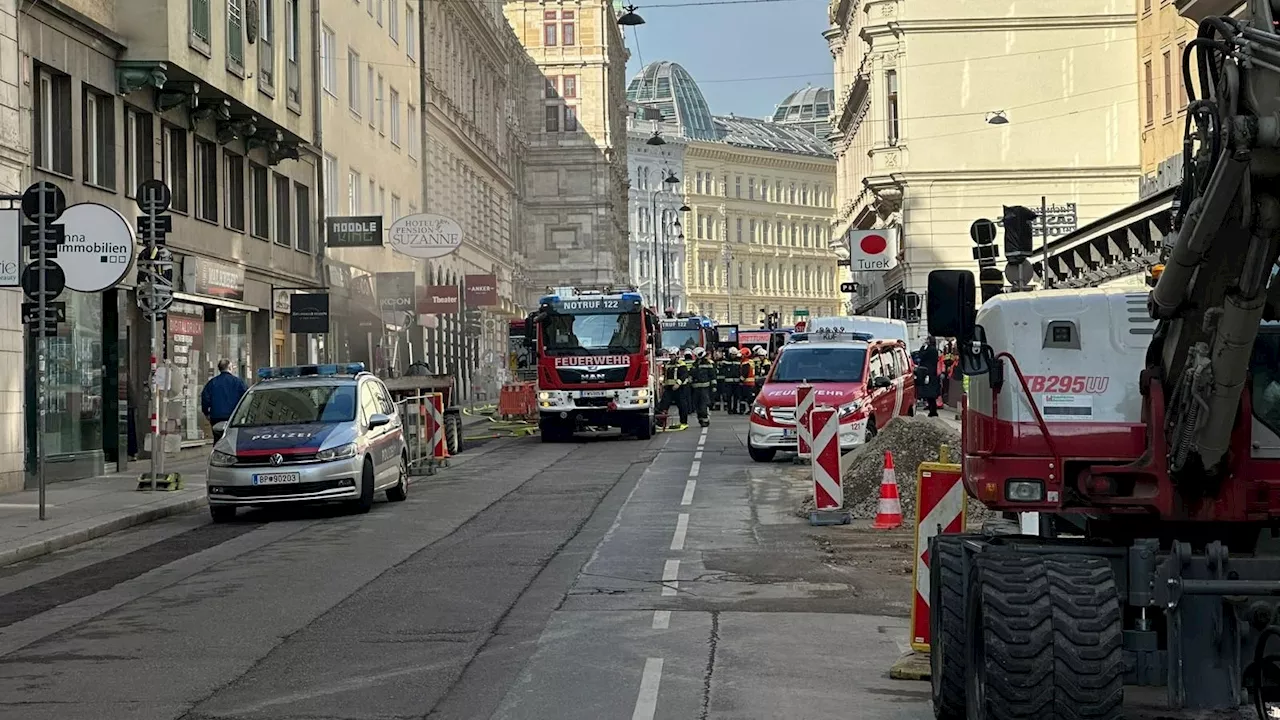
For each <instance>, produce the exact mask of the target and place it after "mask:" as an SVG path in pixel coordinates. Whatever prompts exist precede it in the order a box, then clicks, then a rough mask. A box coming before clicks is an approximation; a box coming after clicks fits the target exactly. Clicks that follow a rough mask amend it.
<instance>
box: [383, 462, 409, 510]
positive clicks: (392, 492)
mask: <svg viewBox="0 0 1280 720" xmlns="http://www.w3.org/2000/svg"><path fill="white" fill-rule="evenodd" d="M408 497H409V463H408V462H407V461H406V460H405V457H404V455H401V456H400V482H398V483H396V484H395V485H394V486H392V487H389V488H387V502H404V500H405V499H406V498H408Z"/></svg>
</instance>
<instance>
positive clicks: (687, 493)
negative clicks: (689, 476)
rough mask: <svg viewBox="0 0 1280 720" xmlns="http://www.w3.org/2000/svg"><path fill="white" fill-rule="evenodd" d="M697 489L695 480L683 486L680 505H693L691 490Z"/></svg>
mask: <svg viewBox="0 0 1280 720" xmlns="http://www.w3.org/2000/svg"><path fill="white" fill-rule="evenodd" d="M696 487H698V481H697V480H690V481H688V482H686V483H685V484H684V497H682V498H680V504H681V505H692V504H693V489H694V488H696Z"/></svg>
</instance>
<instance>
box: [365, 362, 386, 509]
mask: <svg viewBox="0 0 1280 720" xmlns="http://www.w3.org/2000/svg"><path fill="white" fill-rule="evenodd" d="M382 410H383V408H382V403H381V401H380V400H379V398H378V387H377V383H375V382H373V381H372V380H364V381H362V382H361V383H360V414H361V419H360V424H361V427H360V434H361V435H362V436H364V439H365V443H366V445H365V447H366V448H368V452H369V456H370V457H371V458H373V484H374V486H375V487H377V486H380V485H382V484H383V483H385V482H386V481H387V472H388V466H387V463H386V462H384V461H383V458H382V456H383V455H384V454H385V452H386V450H385V448H386V445H387V434H388V432H389V431H390V425H382V426H381V427H376V428H371V427H369V423H370V422H372V421H373V416H374V415H382V414H384V413H383V412H382Z"/></svg>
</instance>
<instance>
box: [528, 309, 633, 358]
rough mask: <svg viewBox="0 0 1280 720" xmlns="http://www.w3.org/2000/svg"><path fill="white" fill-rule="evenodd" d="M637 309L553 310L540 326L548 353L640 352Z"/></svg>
mask: <svg viewBox="0 0 1280 720" xmlns="http://www.w3.org/2000/svg"><path fill="white" fill-rule="evenodd" d="M642 322H644V321H643V319H642V318H641V316H640V313H638V312H627V313H591V314H585V313H584V314H567V313H556V314H553V315H551V316H550V317H548V318H547V319H546V321H545V322H544V323H543V325H542V338H543V342H544V348H545V349H546V352H547V354H548V355H594V354H606V353H635V352H639V351H640V325H641V323H642Z"/></svg>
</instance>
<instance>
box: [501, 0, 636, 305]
mask: <svg viewBox="0 0 1280 720" xmlns="http://www.w3.org/2000/svg"><path fill="white" fill-rule="evenodd" d="M503 10H504V12H505V13H506V17H507V20H508V21H509V22H510V23H511V27H512V28H513V29H514V30H515V33H516V37H517V38H518V39H519V41H520V43H521V44H522V45H523V46H524V48H525V50H526V51H527V52H528V53H529V56H530V57H531V58H532V59H533V63H534V65H535V67H536V68H537V72H535V73H531V74H530V77H529V80H530V81H529V82H528V84H527V85H526V88H525V93H526V95H525V98H524V102H525V103H526V106H525V107H527V108H528V112H527V115H526V117H527V119H528V120H527V121H528V135H527V136H528V150H527V153H526V155H525V186H524V190H525V195H524V197H525V206H524V209H523V222H524V225H525V227H526V229H527V231H528V232H529V238H528V244H527V246H526V247H527V255H526V257H527V259H528V264H529V270H528V274H529V277H530V279H531V281H532V283H533V284H534V285H535V286H538V287H550V286H560V285H595V284H620V283H625V282H627V281H628V280H629V270H628V267H627V265H628V259H629V257H628V240H627V208H628V196H627V157H626V155H627V134H626V133H627V102H626V95H625V90H626V76H625V73H626V63H627V57H628V52H627V49H626V47H625V46H624V44H623V39H622V33H621V32H620V30H619V28H618V24H617V20H616V17H617V15H616V11H615V9H614V7H613V5H612V3H608V2H602V1H601V0H587V1H586V2H568V1H567V0H553V1H552V2H533V1H532V0H517V1H514V2H508V3H506V4H505V5H503Z"/></svg>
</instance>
